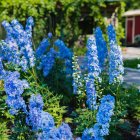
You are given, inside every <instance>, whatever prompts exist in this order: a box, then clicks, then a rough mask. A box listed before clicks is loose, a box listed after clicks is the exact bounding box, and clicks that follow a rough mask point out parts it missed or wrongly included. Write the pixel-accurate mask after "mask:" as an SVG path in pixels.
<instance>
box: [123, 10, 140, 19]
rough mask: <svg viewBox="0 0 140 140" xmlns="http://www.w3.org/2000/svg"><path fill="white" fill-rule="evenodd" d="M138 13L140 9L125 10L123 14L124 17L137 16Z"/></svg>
mask: <svg viewBox="0 0 140 140" xmlns="http://www.w3.org/2000/svg"><path fill="white" fill-rule="evenodd" d="M138 15H140V9H136V10H130V11H126V12H125V13H124V14H123V16H124V17H129V16H138Z"/></svg>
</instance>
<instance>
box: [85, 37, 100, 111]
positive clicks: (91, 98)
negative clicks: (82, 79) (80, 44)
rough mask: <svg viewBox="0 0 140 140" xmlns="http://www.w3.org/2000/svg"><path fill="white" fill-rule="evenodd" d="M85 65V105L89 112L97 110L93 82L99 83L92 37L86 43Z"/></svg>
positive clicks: (95, 50) (97, 61) (95, 49)
mask: <svg viewBox="0 0 140 140" xmlns="http://www.w3.org/2000/svg"><path fill="white" fill-rule="evenodd" d="M87 61H88V62H87V65H88V76H87V79H86V93H87V104H88V107H89V108H90V109H91V110H94V109H97V105H96V99H97V95H96V90H95V85H94V82H95V80H98V81H100V80H101V79H100V76H99V75H100V72H101V69H100V67H99V60H98V55H97V46H96V42H95V38H94V37H93V36H92V37H90V38H89V39H88V41H87Z"/></svg>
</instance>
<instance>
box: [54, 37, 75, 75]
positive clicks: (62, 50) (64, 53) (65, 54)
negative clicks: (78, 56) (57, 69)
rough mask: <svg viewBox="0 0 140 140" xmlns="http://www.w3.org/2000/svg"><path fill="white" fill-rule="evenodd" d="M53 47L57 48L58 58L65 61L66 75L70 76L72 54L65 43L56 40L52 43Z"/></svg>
mask: <svg viewBox="0 0 140 140" xmlns="http://www.w3.org/2000/svg"><path fill="white" fill-rule="evenodd" d="M54 45H55V46H57V47H58V49H59V51H58V57H59V58H61V59H64V60H65V66H66V73H67V74H71V73H72V52H71V51H70V49H69V48H68V47H67V46H66V45H65V43H64V42H63V41H62V40H60V39H57V40H56V41H55V42H54Z"/></svg>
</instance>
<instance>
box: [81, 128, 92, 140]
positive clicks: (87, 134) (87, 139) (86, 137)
mask: <svg viewBox="0 0 140 140" xmlns="http://www.w3.org/2000/svg"><path fill="white" fill-rule="evenodd" d="M82 140H94V131H93V128H89V129H88V128H87V129H85V130H84V132H83V134H82Z"/></svg>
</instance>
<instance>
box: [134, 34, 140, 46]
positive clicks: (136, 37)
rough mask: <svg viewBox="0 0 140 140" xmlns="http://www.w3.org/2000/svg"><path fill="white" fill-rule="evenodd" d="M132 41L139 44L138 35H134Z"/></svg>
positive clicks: (139, 38)
mask: <svg viewBox="0 0 140 140" xmlns="http://www.w3.org/2000/svg"><path fill="white" fill-rule="evenodd" d="M134 43H136V44H140V35H136V36H135V38H134Z"/></svg>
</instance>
